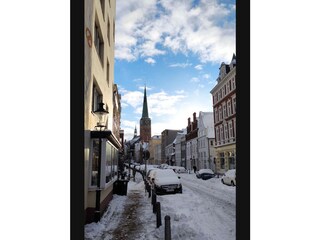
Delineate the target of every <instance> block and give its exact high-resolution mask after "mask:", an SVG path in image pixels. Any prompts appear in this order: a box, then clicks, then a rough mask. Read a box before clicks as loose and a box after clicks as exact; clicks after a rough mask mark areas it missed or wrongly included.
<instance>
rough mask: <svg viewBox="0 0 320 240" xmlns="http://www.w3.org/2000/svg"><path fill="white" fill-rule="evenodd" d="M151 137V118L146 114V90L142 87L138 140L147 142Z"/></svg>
mask: <svg viewBox="0 0 320 240" xmlns="http://www.w3.org/2000/svg"><path fill="white" fill-rule="evenodd" d="M150 139H151V119H150V118H149V114H148V103H147V90H146V86H145V87H144V98H143V109H142V117H141V119H140V141H143V142H149V140H150Z"/></svg>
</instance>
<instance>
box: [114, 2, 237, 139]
mask: <svg viewBox="0 0 320 240" xmlns="http://www.w3.org/2000/svg"><path fill="white" fill-rule="evenodd" d="M235 11H236V9H235V1H230V0H226V1H216V0H197V1H192V0H180V1H175V0H140V1H136V0H117V6H116V33H115V34H116V36H115V69H114V71H115V83H116V84H118V88H119V92H120V94H121V98H122V99H121V104H122V114H121V128H122V129H123V130H124V132H125V139H131V138H132V136H133V132H134V128H135V126H136V127H137V130H138V134H139V130H140V129H139V121H140V118H141V115H142V103H143V88H144V86H145V84H146V86H147V97H148V110H149V117H150V118H151V121H152V127H151V129H152V133H151V135H152V136H153V135H159V134H161V132H162V131H163V130H164V129H182V128H185V127H186V126H187V119H188V117H190V118H192V114H193V112H196V113H197V116H198V114H199V111H212V97H211V94H210V90H211V89H212V88H213V87H214V86H215V84H216V78H217V76H218V71H219V66H220V64H221V62H225V63H229V62H230V61H231V58H232V54H233V53H235V52H236V49H235Z"/></svg>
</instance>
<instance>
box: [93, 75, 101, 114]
mask: <svg viewBox="0 0 320 240" xmlns="http://www.w3.org/2000/svg"><path fill="white" fill-rule="evenodd" d="M100 102H102V94H101V92H100V90H99V89H98V87H97V85H96V83H95V81H94V83H93V87H92V109H91V111H92V112H94V111H95V110H97V109H98V107H99V103H100Z"/></svg>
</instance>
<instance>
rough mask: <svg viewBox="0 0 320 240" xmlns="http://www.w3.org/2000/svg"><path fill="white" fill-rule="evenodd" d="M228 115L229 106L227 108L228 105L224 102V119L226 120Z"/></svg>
mask: <svg viewBox="0 0 320 240" xmlns="http://www.w3.org/2000/svg"><path fill="white" fill-rule="evenodd" d="M228 115H229V114H228ZM228 115H227V106H226V103H225V102H224V103H223V118H226V117H227V116H228Z"/></svg>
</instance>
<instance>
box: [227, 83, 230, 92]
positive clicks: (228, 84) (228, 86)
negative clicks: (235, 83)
mask: <svg viewBox="0 0 320 240" xmlns="http://www.w3.org/2000/svg"><path fill="white" fill-rule="evenodd" d="M229 92H230V82H229V81H228V82H227V93H229Z"/></svg>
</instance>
